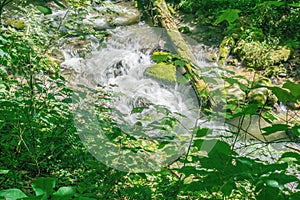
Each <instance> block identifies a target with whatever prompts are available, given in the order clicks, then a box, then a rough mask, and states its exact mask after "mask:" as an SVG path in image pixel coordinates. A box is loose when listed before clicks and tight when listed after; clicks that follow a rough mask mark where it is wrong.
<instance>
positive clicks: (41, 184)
mask: <svg viewBox="0 0 300 200" xmlns="http://www.w3.org/2000/svg"><path fill="white" fill-rule="evenodd" d="M55 183H56V181H55V179H54V178H38V179H36V180H35V181H34V182H33V184H32V185H31V186H32V188H33V190H34V192H35V195H36V196H40V195H46V196H48V195H50V194H52V193H53V191H54V190H53V189H54V188H55Z"/></svg>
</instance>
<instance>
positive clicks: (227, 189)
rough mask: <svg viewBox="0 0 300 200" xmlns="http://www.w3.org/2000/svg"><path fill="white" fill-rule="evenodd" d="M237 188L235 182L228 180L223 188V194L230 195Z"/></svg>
mask: <svg viewBox="0 0 300 200" xmlns="http://www.w3.org/2000/svg"><path fill="white" fill-rule="evenodd" d="M235 188H236V185H235V183H233V182H231V181H228V182H227V183H225V184H224V185H223V186H222V188H221V191H222V192H223V194H224V195H225V196H229V195H230V194H231V192H232V191H233V190H234V189H235Z"/></svg>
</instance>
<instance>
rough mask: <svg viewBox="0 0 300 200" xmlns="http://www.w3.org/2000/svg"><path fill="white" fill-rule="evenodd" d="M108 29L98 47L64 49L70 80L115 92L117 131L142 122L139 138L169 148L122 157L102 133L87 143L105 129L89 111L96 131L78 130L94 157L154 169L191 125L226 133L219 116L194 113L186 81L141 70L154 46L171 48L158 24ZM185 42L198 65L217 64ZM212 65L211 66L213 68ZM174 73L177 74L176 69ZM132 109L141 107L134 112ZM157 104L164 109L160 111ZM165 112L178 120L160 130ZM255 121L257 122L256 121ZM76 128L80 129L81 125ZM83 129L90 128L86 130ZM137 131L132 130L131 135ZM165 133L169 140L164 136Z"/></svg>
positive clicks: (187, 137)
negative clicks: (82, 51)
mask: <svg viewBox="0 0 300 200" xmlns="http://www.w3.org/2000/svg"><path fill="white" fill-rule="evenodd" d="M109 32H110V35H111V36H110V38H108V39H107V41H105V43H104V45H103V47H101V48H97V45H94V47H95V49H94V51H93V52H92V54H91V55H90V56H89V57H88V58H85V59H82V58H76V57H74V56H73V57H72V56H71V54H70V52H69V54H68V55H67V56H66V57H67V58H69V59H68V60H67V61H66V62H65V63H64V64H63V65H66V67H68V68H69V69H70V68H71V69H72V70H73V74H74V76H75V77H74V79H73V80H74V81H73V82H74V83H75V84H84V85H87V86H88V87H91V88H97V87H98V86H101V87H104V88H105V89H107V90H111V91H113V92H114V94H117V95H114V97H113V98H112V102H111V105H110V106H111V107H113V108H114V110H115V112H114V113H113V115H111V117H112V118H114V120H115V121H116V122H117V123H118V126H119V128H120V129H122V131H125V132H132V133H136V127H137V126H136V125H137V124H141V125H142V127H143V130H142V133H139V134H140V135H139V136H138V137H149V138H151V139H154V140H157V141H159V142H170V143H172V145H173V146H172V147H174V149H172V151H169V149H167V148H163V149H162V150H161V151H158V152H155V153H151V154H150V155H148V156H145V155H142V156H141V155H137V154H136V153H132V152H130V154H128V155H127V153H128V152H126V153H125V154H124V155H126V156H124V155H123V154H122V153H120V149H119V148H116V149H114V148H113V147H112V146H106V144H107V143H109V141H108V140H106V139H103V137H102V139H101V141H100V142H99V141H98V143H96V144H94V143H91V142H90V141H94V138H95V137H98V136H99V135H105V134H106V133H104V132H105V131H104V132H103V130H102V132H101V131H100V132H99V130H98V128H97V126H99V125H98V121H97V120H96V118H95V117H94V116H91V117H86V119H88V120H86V121H88V122H89V123H88V124H93V126H94V127H96V128H93V129H92V132H95V134H91V135H88V136H87V135H86V134H85V131H81V132H80V135H81V138H82V140H83V141H84V143H85V145H86V146H95V147H93V148H90V152H91V153H92V154H93V155H94V156H95V157H96V158H97V159H99V160H100V161H101V162H104V163H106V164H107V165H109V166H111V167H115V168H116V169H119V170H123V171H130V170H132V171H135V172H145V171H156V170H159V169H160V168H161V167H163V165H167V164H169V163H171V162H172V161H173V160H176V159H177V158H178V157H179V156H181V155H182V154H184V153H185V152H186V149H187V148H188V146H189V145H190V141H191V135H192V134H191V130H192V129H193V128H194V127H195V126H201V127H208V128H210V129H213V130H214V132H213V134H212V135H211V136H213V135H214V136H216V135H219V136H220V135H223V136H224V135H226V134H224V133H225V132H226V131H225V130H226V129H227V128H228V127H227V126H226V125H225V124H224V119H223V120H222V119H218V121H216V120H213V121H208V120H207V119H205V118H199V108H200V107H201V105H199V104H198V100H197V97H196V95H195V93H194V91H193V89H192V87H191V85H190V84H189V83H166V82H163V81H159V80H156V79H153V78H149V77H146V76H145V75H144V72H145V70H146V68H147V67H149V66H151V65H152V64H154V62H153V61H152V59H151V54H152V52H153V50H155V49H163V50H165V51H169V52H175V50H174V48H173V47H172V43H171V42H170V41H169V39H168V37H167V34H166V32H165V31H164V30H163V29H159V28H152V27H149V26H147V25H145V24H143V23H140V24H136V25H132V26H126V27H117V28H115V29H112V30H110V31H109ZM187 41H189V43H190V47H191V50H192V52H193V54H194V55H193V56H194V57H195V58H196V62H197V63H196V64H197V65H198V66H199V67H200V68H204V67H207V66H216V64H215V63H209V62H208V61H206V59H205V57H206V55H207V54H208V52H207V48H205V47H204V46H203V45H201V44H197V43H195V42H193V41H192V40H189V39H188V38H187ZM66 52H68V51H66ZM208 68H209V67H208ZM211 68H213V67H211ZM213 70H214V71H215V69H213ZM206 75H209V74H206ZM177 76H180V75H179V74H177ZM214 76H215V75H214ZM74 83H73V84H74ZM220 86H222V83H220ZM157 106H160V107H157ZM83 107H84V106H83ZM136 108H143V109H142V110H140V111H138V112H133V111H134V109H136ZM161 108H163V112H162V109H161ZM85 109H86V110H92V109H94V108H93V107H91V106H87V107H85ZM169 111H170V112H169ZM169 113H171V114H169ZM75 115H76V113H75ZM77 115H78V116H82V115H83V114H82V112H79V113H77ZM166 117H171V118H176V119H177V120H178V121H179V123H178V124H177V125H176V126H175V127H173V128H172V130H169V129H167V130H165V129H164V130H162V129H161V127H162V126H163V125H164V124H163V123H166V122H165V121H164V120H163V119H165V118H166ZM79 121H80V120H78V122H79ZM77 124H78V127H80V128H81V127H82V126H86V125H83V124H82V123H77ZM252 124H253V123H251V125H252ZM254 126H256V127H257V126H258V125H257V123H255V124H254ZM90 127H92V126H91V125H89V128H88V129H91V128H90ZM149 127H152V128H149ZM153 127H154V128H153ZM80 128H79V130H81V129H80ZM164 128H165V127H164ZM82 130H85V129H82ZM255 130H257V129H255ZM88 132H91V130H89V131H88ZM254 132H258V131H254ZM254 134H255V133H254ZM227 135H228V134H227ZM136 136H137V135H134V137H136ZM214 136H213V137H214ZM208 137H209V136H208ZM169 138H172V139H171V140H169ZM219 138H220V137H219ZM231 139H232V138H231ZM243 142H244V141H241V142H236V143H235V145H236V147H237V148H239V147H243V145H244V143H243ZM100 146H105V147H104V148H103V149H101V148H99V147H100ZM281 146H282V145H281ZM281 146H280V149H281ZM212 148H213V144H212V143H209V144H203V145H202V150H203V151H206V152H209V151H210V150H211V149H212ZM261 149H262V148H261ZM241 150H242V151H241V153H243V154H248V152H253V148H246V149H245V148H241ZM167 151H168V152H167ZM107 152H110V153H107ZM114 153H115V155H116V158H109V159H108V158H107V157H106V155H105V154H114ZM120 155H123V156H120ZM256 155H259V154H256ZM256 155H255V156H256ZM269 155H270V154H267V155H262V154H260V155H259V157H260V159H265V160H269V161H271V160H270V159H272V158H270V156H269ZM277 155H279V154H277ZM144 156H145V157H146V160H147V161H146V162H145V163H144V164H141V163H140V162H139V161H138V160H141V157H142V159H145V158H144ZM274 156H275V154H274ZM127 157H131V158H133V157H134V158H136V160H137V161H134V162H133V161H128V160H126V158H127ZM113 160H114V161H113ZM115 160H118V161H117V162H118V163H119V165H117V164H116V162H115ZM153 160H155V162H153ZM148 161H149V162H148ZM128 162H131V163H139V164H133V165H132V166H131V167H128ZM120 163H121V164H120ZM124 165H126V166H124ZM137 165H138V166H137ZM128 168H131V169H128Z"/></svg>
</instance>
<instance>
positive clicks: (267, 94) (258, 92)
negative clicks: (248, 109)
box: [248, 77, 277, 106]
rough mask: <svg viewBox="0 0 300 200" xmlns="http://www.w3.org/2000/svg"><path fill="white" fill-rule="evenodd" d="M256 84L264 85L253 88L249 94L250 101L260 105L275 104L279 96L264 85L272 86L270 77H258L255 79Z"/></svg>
mask: <svg viewBox="0 0 300 200" xmlns="http://www.w3.org/2000/svg"><path fill="white" fill-rule="evenodd" d="M254 86H262V87H259V88H255V89H252V90H251V91H250V92H249V94H248V99H249V102H250V103H253V104H259V105H268V106H274V105H275V103H276V102H277V98H276V96H275V95H273V94H272V92H271V91H270V90H269V89H268V88H266V87H263V86H272V82H271V80H270V79H268V78H266V77H262V78H258V79H257V80H255V81H254Z"/></svg>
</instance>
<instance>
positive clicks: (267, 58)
mask: <svg viewBox="0 0 300 200" xmlns="http://www.w3.org/2000/svg"><path fill="white" fill-rule="evenodd" d="M234 52H235V53H236V54H237V55H238V56H239V58H240V59H241V61H242V64H243V65H244V66H246V67H250V68H254V69H258V70H262V69H266V68H268V67H269V66H274V65H279V64H281V63H283V62H286V61H287V60H288V59H289V57H290V54H291V50H290V49H289V48H288V47H286V46H281V47H280V46H279V47H277V48H273V47H271V46H269V45H266V44H264V43H262V42H258V41H252V42H246V41H244V40H241V41H240V42H239V43H238V45H237V47H236V48H235V49H234Z"/></svg>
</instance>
